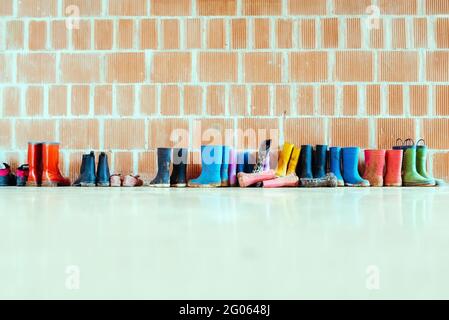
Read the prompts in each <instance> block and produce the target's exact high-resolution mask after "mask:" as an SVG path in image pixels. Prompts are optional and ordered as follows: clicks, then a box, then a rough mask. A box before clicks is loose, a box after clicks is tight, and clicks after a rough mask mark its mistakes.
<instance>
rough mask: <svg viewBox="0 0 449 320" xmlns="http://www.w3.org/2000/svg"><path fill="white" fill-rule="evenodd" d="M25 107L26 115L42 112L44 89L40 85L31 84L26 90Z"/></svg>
mask: <svg viewBox="0 0 449 320" xmlns="http://www.w3.org/2000/svg"><path fill="white" fill-rule="evenodd" d="M25 94H26V96H25V109H26V114H27V115H28V116H42V115H43V114H44V90H43V88H42V87H37V86H31V87H28V88H27V90H26V93H25Z"/></svg>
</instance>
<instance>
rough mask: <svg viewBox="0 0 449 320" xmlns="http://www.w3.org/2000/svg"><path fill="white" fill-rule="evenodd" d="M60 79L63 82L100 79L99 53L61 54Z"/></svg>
mask: <svg viewBox="0 0 449 320" xmlns="http://www.w3.org/2000/svg"><path fill="white" fill-rule="evenodd" d="M60 74H61V81H62V82H64V83H67V82H72V83H92V82H99V80H100V55H97V54H62V55H61V72H60Z"/></svg>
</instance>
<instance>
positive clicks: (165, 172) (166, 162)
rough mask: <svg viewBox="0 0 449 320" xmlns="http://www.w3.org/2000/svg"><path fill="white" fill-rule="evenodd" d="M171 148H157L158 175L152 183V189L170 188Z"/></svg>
mask: <svg viewBox="0 0 449 320" xmlns="http://www.w3.org/2000/svg"><path fill="white" fill-rule="evenodd" d="M170 163H171V148H157V174H156V177H155V178H154V179H153V180H152V181H151V182H150V184H149V186H150V187H155V188H169V187H170Z"/></svg>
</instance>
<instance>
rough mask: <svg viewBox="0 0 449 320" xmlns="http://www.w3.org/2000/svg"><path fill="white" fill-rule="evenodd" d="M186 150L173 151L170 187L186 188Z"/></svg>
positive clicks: (176, 149)
mask: <svg viewBox="0 0 449 320" xmlns="http://www.w3.org/2000/svg"><path fill="white" fill-rule="evenodd" d="M187 156H188V151H187V149H178V148H175V149H173V171H172V173H171V176H170V186H171V187H175V188H185V187H186V186H187V180H186V175H187Z"/></svg>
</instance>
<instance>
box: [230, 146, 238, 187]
mask: <svg viewBox="0 0 449 320" xmlns="http://www.w3.org/2000/svg"><path fill="white" fill-rule="evenodd" d="M229 186H230V187H236V186H237V152H235V150H234V149H231V151H230V153H229Z"/></svg>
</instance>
